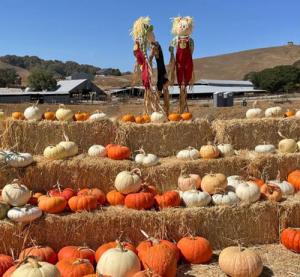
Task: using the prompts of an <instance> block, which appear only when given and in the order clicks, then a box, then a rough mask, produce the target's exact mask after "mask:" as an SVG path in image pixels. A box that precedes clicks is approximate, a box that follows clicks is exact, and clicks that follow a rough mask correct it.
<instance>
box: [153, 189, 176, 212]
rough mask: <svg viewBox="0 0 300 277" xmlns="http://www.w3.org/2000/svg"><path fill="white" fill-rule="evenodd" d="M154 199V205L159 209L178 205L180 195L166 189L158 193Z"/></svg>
mask: <svg viewBox="0 0 300 277" xmlns="http://www.w3.org/2000/svg"><path fill="white" fill-rule="evenodd" d="M154 199H155V204H156V206H157V207H158V208H160V209H164V208H172V207H179V206H180V195H179V193H178V192H176V191H167V192H165V193H164V194H162V195H159V194H158V195H156V196H155V197H154Z"/></svg>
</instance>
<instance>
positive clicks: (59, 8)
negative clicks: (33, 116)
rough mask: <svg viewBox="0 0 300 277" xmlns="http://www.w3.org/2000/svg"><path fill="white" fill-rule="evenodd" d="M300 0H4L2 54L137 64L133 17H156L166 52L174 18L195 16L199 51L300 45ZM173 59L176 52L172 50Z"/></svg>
mask: <svg viewBox="0 0 300 277" xmlns="http://www.w3.org/2000/svg"><path fill="white" fill-rule="evenodd" d="M299 11H300V1H299V0H285V1H283V0H185V1H179V0H151V1H143V0H139V1H137V0H118V1H117V0H0V55H5V54H16V55H37V56H40V57H42V58H44V59H59V60H63V61H66V60H74V61H77V62H79V63H89V64H94V65H97V66H100V67H117V68H120V69H121V70H123V71H125V70H132V68H133V63H134V59H133V57H132V40H131V38H130V36H129V29H130V28H131V25H132V23H133V21H134V20H135V19H136V18H137V17H139V16H142V15H149V16H150V17H151V18H152V23H153V25H154V28H155V34H156V38H157V40H158V41H160V43H161V45H162V46H163V49H164V51H165V52H167V49H168V43H169V41H170V40H171V38H172V36H171V33H170V30H171V22H170V18H171V17H173V16H177V15H182V16H184V15H191V16H193V17H194V18H195V30H194V34H193V37H194V40H195V55H194V56H195V57H205V56H213V55H218V54H223V53H229V52H235V51H240V50H246V49H252V48H260V47H269V46H278V45H283V44H286V42H287V41H294V42H295V43H297V44H300V15H299ZM165 56H166V59H167V60H168V57H169V55H168V54H167V53H165Z"/></svg>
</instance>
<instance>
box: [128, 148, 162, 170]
mask: <svg viewBox="0 0 300 277" xmlns="http://www.w3.org/2000/svg"><path fill="white" fill-rule="evenodd" d="M139 151H140V152H141V153H140V154H137V155H136V156H135V158H134V160H135V162H136V163H138V164H141V165H144V166H154V165H157V164H158V163H159V158H158V157H157V156H156V155H154V154H146V153H145V151H144V150H143V149H141V150H139Z"/></svg>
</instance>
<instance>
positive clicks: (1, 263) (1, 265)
mask: <svg viewBox="0 0 300 277" xmlns="http://www.w3.org/2000/svg"><path fill="white" fill-rule="evenodd" d="M13 265H14V260H13V258H12V257H11V256H7V255H3V254H0V276H2V275H3V274H4V272H5V271H6V270H8V269H9V268H10V267H12V266H13Z"/></svg>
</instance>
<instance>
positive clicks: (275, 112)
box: [246, 106, 300, 118]
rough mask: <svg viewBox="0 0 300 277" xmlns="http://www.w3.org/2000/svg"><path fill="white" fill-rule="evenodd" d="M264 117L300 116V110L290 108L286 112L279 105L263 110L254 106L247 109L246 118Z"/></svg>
mask: <svg viewBox="0 0 300 277" xmlns="http://www.w3.org/2000/svg"><path fill="white" fill-rule="evenodd" d="M262 117H296V118H300V111H299V110H298V111H297V112H296V111H295V110H293V109H288V110H287V111H286V112H285V111H284V110H283V109H282V108H281V107H279V106H276V107H270V108H267V109H266V110H265V112H263V110H262V109H260V108H252V109H249V110H247V112H246V118H262Z"/></svg>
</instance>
